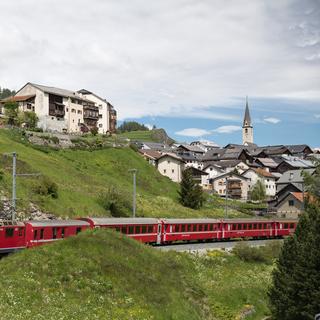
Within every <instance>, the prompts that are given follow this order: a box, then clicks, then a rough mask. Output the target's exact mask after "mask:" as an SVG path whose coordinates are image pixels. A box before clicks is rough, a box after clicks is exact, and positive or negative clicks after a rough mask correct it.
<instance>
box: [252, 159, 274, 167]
mask: <svg viewBox="0 0 320 320" xmlns="http://www.w3.org/2000/svg"><path fill="white" fill-rule="evenodd" d="M255 161H256V162H257V163H259V164H261V165H262V166H264V167H267V168H276V167H278V165H279V163H278V162H276V161H275V160H274V159H273V158H257V159H256V160H255Z"/></svg>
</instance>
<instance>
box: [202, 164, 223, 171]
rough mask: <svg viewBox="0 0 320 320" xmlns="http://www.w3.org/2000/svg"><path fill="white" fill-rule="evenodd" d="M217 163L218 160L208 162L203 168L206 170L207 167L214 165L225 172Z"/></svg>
mask: <svg viewBox="0 0 320 320" xmlns="http://www.w3.org/2000/svg"><path fill="white" fill-rule="evenodd" d="M217 163H218V162H207V163H206V165H205V166H204V167H203V169H202V170H206V169H207V168H210V167H214V168H216V169H218V170H219V171H221V172H223V171H224V170H223V169H222V167H220V166H219V165H218V164H217Z"/></svg>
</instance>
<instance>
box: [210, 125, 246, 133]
mask: <svg viewBox="0 0 320 320" xmlns="http://www.w3.org/2000/svg"><path fill="white" fill-rule="evenodd" d="M241 129H242V128H241V127H240V126H221V127H219V128H217V129H214V130H212V131H213V132H217V133H233V132H236V131H239V130H241Z"/></svg>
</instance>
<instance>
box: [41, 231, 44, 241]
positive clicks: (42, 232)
mask: <svg viewBox="0 0 320 320" xmlns="http://www.w3.org/2000/svg"><path fill="white" fill-rule="evenodd" d="M43 234H44V229H40V239H43Z"/></svg>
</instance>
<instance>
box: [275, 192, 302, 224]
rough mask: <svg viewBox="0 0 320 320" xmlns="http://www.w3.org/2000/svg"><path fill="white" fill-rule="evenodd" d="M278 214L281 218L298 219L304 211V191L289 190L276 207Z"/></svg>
mask: <svg viewBox="0 0 320 320" xmlns="http://www.w3.org/2000/svg"><path fill="white" fill-rule="evenodd" d="M272 209H273V210H275V211H276V213H277V216H279V217H281V218H290V219H297V218H298V217H299V215H300V214H301V213H302V212H303V209H304V203H303V193H302V192H289V193H287V194H286V195H284V196H283V197H282V198H281V199H279V200H278V201H277V203H276V205H275V207H273V208H271V210H272Z"/></svg>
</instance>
